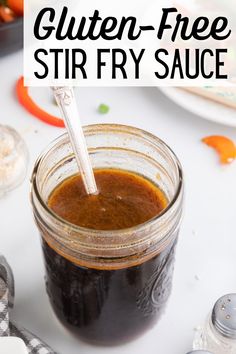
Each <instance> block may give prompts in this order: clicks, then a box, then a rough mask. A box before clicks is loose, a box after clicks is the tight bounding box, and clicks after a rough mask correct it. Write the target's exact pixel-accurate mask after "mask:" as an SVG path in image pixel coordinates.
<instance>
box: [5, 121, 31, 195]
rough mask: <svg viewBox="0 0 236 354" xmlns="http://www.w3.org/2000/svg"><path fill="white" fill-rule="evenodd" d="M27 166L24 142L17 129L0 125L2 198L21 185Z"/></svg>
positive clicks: (26, 151)
mask: <svg viewBox="0 0 236 354" xmlns="http://www.w3.org/2000/svg"><path fill="white" fill-rule="evenodd" d="M27 165H28V150H27V147H26V144H25V142H24V140H23V139H22V138H21V136H20V135H19V134H18V133H17V131H16V130H15V129H13V128H11V127H8V126H6V125H1V124H0V197H1V196H3V195H4V194H5V193H7V192H9V191H10V190H12V189H14V188H16V187H17V186H18V185H19V184H21V182H22V181H23V180H24V178H25V175H26V171H27Z"/></svg>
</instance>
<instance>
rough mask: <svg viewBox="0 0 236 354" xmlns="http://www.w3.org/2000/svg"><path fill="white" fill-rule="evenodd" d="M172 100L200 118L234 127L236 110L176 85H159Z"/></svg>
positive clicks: (235, 125) (235, 124)
mask: <svg viewBox="0 0 236 354" xmlns="http://www.w3.org/2000/svg"><path fill="white" fill-rule="evenodd" d="M159 89H160V90H161V91H162V92H163V93H164V94H165V95H166V96H167V97H168V98H170V99H171V100H172V101H174V102H175V103H177V104H178V105H179V106H181V107H183V108H185V109H186V110H188V111H190V112H192V113H194V114H197V115H198V116H199V117H201V118H205V119H208V120H211V121H213V122H216V123H221V124H226V125H229V126H232V127H236V110H235V109H233V108H230V107H227V106H224V105H223V104H220V103H216V102H214V101H211V100H209V99H207V98H204V97H200V96H197V95H194V94H192V93H190V92H186V91H184V90H181V89H180V88H176V87H159Z"/></svg>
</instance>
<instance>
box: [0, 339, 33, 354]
mask: <svg viewBox="0 0 236 354" xmlns="http://www.w3.org/2000/svg"><path fill="white" fill-rule="evenodd" d="M0 353H1V354H28V351H27V348H26V346H25V343H24V342H23V340H22V339H20V338H17V337H2V338H0Z"/></svg>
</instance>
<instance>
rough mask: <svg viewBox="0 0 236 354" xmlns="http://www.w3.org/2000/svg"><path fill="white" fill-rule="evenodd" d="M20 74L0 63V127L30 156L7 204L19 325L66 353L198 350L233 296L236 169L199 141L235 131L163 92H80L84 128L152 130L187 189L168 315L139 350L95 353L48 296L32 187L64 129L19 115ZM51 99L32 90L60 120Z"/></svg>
mask: <svg viewBox="0 0 236 354" xmlns="http://www.w3.org/2000/svg"><path fill="white" fill-rule="evenodd" d="M21 74H22V54H21V53H17V54H14V55H11V56H8V57H5V58H1V59H0V108H1V113H0V123H1V124H2V123H4V124H9V125H12V126H13V127H15V128H16V129H17V130H18V131H19V132H20V133H21V134H22V135H23V137H24V139H25V140H26V143H27V145H28V148H29V150H30V168H29V171H28V176H27V179H26V180H25V182H24V184H23V185H21V186H20V187H19V188H18V189H17V190H15V191H13V192H12V193H11V194H9V195H8V196H6V197H5V198H4V199H2V200H0V237H1V238H0V240H1V247H0V252H1V253H2V254H3V255H5V257H6V258H7V260H8V262H9V263H10V265H11V266H12V268H13V272H14V276H15V283H16V284H15V285H16V300H15V308H14V310H13V312H12V318H14V320H15V321H16V322H18V323H19V324H20V325H23V326H24V327H26V328H27V329H29V330H30V331H32V332H34V333H35V334H37V335H38V336H39V337H41V338H42V339H43V340H45V341H46V342H47V343H48V344H50V345H51V346H52V347H53V348H54V349H55V350H56V351H58V353H60V354H77V353H79V354H88V353H89V354H100V353H101V354H102V353H103V354H104V353H109V354H120V353H122V354H134V353H135V354H143V353H147V354H157V353H159V354H185V353H186V352H187V351H188V350H190V349H191V342H192V337H193V329H194V327H195V326H196V325H198V324H200V323H201V322H202V321H203V319H204V318H205V316H206V314H207V312H208V311H209V310H210V308H211V306H212V305H213V303H214V301H215V300H216V299H217V298H218V297H220V296H221V295H223V294H225V293H229V292H236V214H235V210H236V209H235V205H236V163H234V164H232V165H231V166H226V167H222V166H220V165H219V163H218V158H217V156H216V154H215V153H214V151H212V150H211V149H209V148H207V147H206V146H205V145H203V144H202V143H201V142H200V139H201V138H202V137H204V136H206V135H211V134H224V135H226V136H228V137H231V138H233V139H234V140H236V129H233V128H230V127H226V126H220V125H216V124H214V123H210V122H207V121H205V120H202V119H200V118H199V117H197V116H194V115H192V114H190V113H188V112H187V111H184V110H182V109H181V108H179V107H178V106H176V105H175V104H174V103H172V102H171V101H169V100H168V99H167V98H166V97H165V96H164V95H163V94H162V93H161V92H160V91H159V90H158V89H156V88H101V89H100V88H82V89H78V90H77V92H78V100H79V103H80V112H81V117H82V120H83V124H91V123H100V122H106V123H121V124H127V125H135V126H137V127H139V128H142V129H146V130H148V131H151V132H152V133H154V134H156V135H157V136H159V137H160V138H162V139H163V140H164V141H166V142H167V143H168V144H169V145H170V146H171V147H172V148H173V150H174V151H175V152H176V153H177V155H178V156H179V158H180V160H181V162H182V164H183V168H184V172H185V182H186V201H185V217H184V221H183V225H182V229H181V233H180V239H179V244H178V249H177V256H176V267H175V275H174V284H173V291H172V295H171V298H170V301H169V303H168V307H167V310H166V313H165V314H164V316H163V317H162V319H161V321H160V322H159V323H158V324H157V325H156V327H155V328H154V329H153V330H151V331H150V332H148V333H147V334H145V335H144V336H143V337H142V338H140V339H138V340H136V341H135V342H133V343H130V344H128V345H123V346H120V347H115V348H96V347H91V346H89V345H87V344H84V343H82V342H80V341H78V340H77V339H75V338H73V337H72V336H71V335H70V334H69V333H67V332H66V331H65V330H64V329H63V328H62V326H61V325H60V324H59V323H58V322H57V320H56V319H55V317H54V315H53V313H52V310H51V308H50V305H49V302H48V299H47V296H46V292H45V288H44V279H43V274H44V270H43V264H42V255H41V250H40V242H39V237H38V231H37V229H36V226H35V225H34V222H33V218H32V214H31V207H30V202H29V178H30V172H31V170H32V166H33V163H34V161H35V159H36V157H37V156H38V155H39V153H40V152H41V150H42V149H43V148H44V147H46V145H47V144H48V143H49V142H50V141H51V140H52V139H54V138H55V137H57V136H58V135H59V134H61V133H62V132H63V129H58V128H54V127H50V126H48V125H45V124H43V123H41V122H40V121H38V120H36V119H34V117H32V116H31V115H30V114H28V113H27V112H25V111H24V109H23V108H22V107H20V106H19V104H18V103H17V100H16V98H15V97H14V85H15V82H16V79H17V78H18V77H19V76H20V75H21ZM47 93H48V92H47V91H46V90H45V92H44V90H43V89H33V90H32V95H33V96H34V97H36V95H37V99H38V102H40V105H41V106H42V105H43V106H44V107H45V108H47V109H48V111H51V112H55V113H57V107H55V106H53V104H52V103H51V101H50V99H49V98H48V97H49V96H47ZM102 102H104V103H107V104H108V105H109V106H110V108H111V110H110V113H109V114H107V115H100V114H98V113H97V112H96V108H97V106H98V105H99V104H100V103H102ZM235 119H236V113H235Z"/></svg>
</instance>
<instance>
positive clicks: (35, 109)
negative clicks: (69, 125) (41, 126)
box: [16, 76, 65, 128]
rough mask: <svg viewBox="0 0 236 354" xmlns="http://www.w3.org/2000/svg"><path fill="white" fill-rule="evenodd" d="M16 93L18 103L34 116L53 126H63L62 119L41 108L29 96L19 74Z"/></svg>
mask: <svg viewBox="0 0 236 354" xmlns="http://www.w3.org/2000/svg"><path fill="white" fill-rule="evenodd" d="M16 94H17V98H18V101H19V102H20V104H21V105H22V106H23V107H24V108H25V109H26V110H27V111H28V112H29V113H31V114H33V115H34V116H35V117H36V118H38V119H39V120H41V121H42V122H44V123H47V124H50V125H53V126H55V127H60V128H64V127H65V124H64V121H63V120H62V119H60V118H58V117H55V116H53V115H51V114H49V113H47V112H46V111H44V110H43V109H41V108H40V107H39V106H38V105H37V104H36V103H35V102H34V101H33V100H32V98H31V97H30V95H29V90H28V87H26V86H24V78H23V76H21V77H20V78H19V80H18V81H17V83H16Z"/></svg>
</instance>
